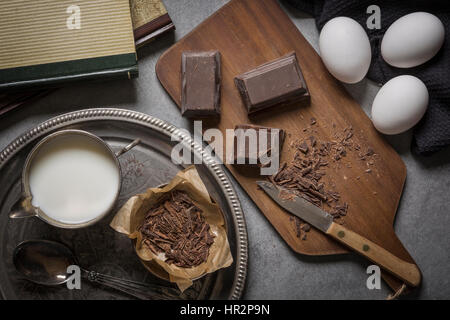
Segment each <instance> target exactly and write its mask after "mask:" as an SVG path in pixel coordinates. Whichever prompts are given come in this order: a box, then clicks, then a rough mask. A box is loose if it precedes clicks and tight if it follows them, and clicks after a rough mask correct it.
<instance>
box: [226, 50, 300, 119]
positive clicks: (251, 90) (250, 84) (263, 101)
mask: <svg viewBox="0 0 450 320" xmlns="http://www.w3.org/2000/svg"><path fill="white" fill-rule="evenodd" d="M234 82H235V84H236V87H237V88H238V90H239V93H240V94H241V97H242V100H243V102H244V104H245V106H246V107H247V111H248V113H249V114H251V113H254V112H257V111H260V110H263V109H266V108H269V107H272V106H275V105H280V104H288V103H293V102H297V101H301V100H303V99H307V98H309V92H308V88H307V86H306V82H305V80H304V78H303V74H302V72H301V70H300V66H299V65H298V61H297V57H296V55H295V52H291V53H289V54H287V55H285V56H283V57H281V58H278V59H276V60H273V61H270V62H267V63H265V64H263V65H261V66H259V67H257V68H255V69H253V70H250V71H248V72H246V73H243V74H241V75H239V76H237V77H235V78H234Z"/></svg>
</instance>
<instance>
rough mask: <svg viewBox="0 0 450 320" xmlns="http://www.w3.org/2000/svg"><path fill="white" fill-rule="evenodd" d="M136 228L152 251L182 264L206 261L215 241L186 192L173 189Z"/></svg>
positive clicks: (169, 260)
mask: <svg viewBox="0 0 450 320" xmlns="http://www.w3.org/2000/svg"><path fill="white" fill-rule="evenodd" d="M139 231H140V232H141V233H142V235H143V237H144V244H145V245H147V246H148V247H149V248H150V250H152V251H153V253H155V254H158V253H164V254H165V256H166V260H165V262H166V263H168V264H174V265H176V266H178V267H182V268H190V267H195V266H198V265H200V264H202V263H203V262H206V260H207V259H208V255H209V248H210V247H211V245H212V244H213V242H214V235H213V234H212V233H211V232H210V226H209V224H208V223H207V222H206V221H205V218H204V217H203V215H202V210H201V209H200V208H198V207H197V206H196V205H195V204H194V202H193V201H192V200H191V198H190V197H189V196H188V194H187V193H186V192H183V191H178V190H173V191H172V192H170V193H169V194H168V195H165V196H164V197H163V198H162V199H161V200H160V201H159V202H158V204H156V205H155V206H154V207H153V208H152V209H150V210H149V212H148V213H147V215H146V217H145V220H144V222H143V224H142V226H141V227H140V228H139Z"/></svg>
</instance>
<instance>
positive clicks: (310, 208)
mask: <svg viewBox="0 0 450 320" xmlns="http://www.w3.org/2000/svg"><path fill="white" fill-rule="evenodd" d="M256 183H257V184H258V185H259V186H260V187H261V188H262V189H263V190H264V191H265V192H266V193H267V194H268V195H269V196H270V197H271V198H272V200H274V201H275V202H276V203H278V204H279V205H280V206H281V207H283V208H284V209H286V210H287V211H289V212H290V213H292V214H293V215H295V216H297V217H299V218H300V219H302V220H305V221H306V222H308V223H309V224H311V225H312V226H314V227H316V228H317V229H319V230H321V231H323V232H327V230H328V228H330V226H331V223H332V222H333V217H332V216H331V214H329V213H328V212H325V211H323V210H322V209H320V208H319V207H317V206H315V205H314V204H312V203H311V202H309V201H307V200H305V199H303V198H301V197H298V196H296V195H294V194H293V193H292V192H289V191H287V190H286V189H283V188H278V187H276V186H275V185H274V184H273V183H270V182H267V181H257V182H256ZM283 193H285V195H286V197H283Z"/></svg>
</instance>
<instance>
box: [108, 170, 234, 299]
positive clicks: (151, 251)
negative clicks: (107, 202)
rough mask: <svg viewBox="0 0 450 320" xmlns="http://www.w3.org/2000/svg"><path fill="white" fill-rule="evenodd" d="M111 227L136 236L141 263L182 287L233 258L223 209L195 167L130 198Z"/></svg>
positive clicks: (231, 260)
mask: <svg viewBox="0 0 450 320" xmlns="http://www.w3.org/2000/svg"><path fill="white" fill-rule="evenodd" d="M111 227H112V228H113V229H114V230H116V231H118V232H121V233H124V234H126V235H128V236H129V237H130V238H131V239H135V240H136V246H135V249H136V253H137V254H138V256H139V258H140V259H141V260H142V261H143V262H144V264H145V266H146V267H147V268H149V269H150V270H151V271H156V273H158V270H159V272H161V270H164V271H165V272H166V273H167V275H168V280H169V281H171V282H175V283H176V284H177V285H178V287H179V288H180V290H181V291H184V290H185V289H187V288H188V287H190V286H191V285H192V281H193V280H195V279H197V278H200V277H202V276H203V275H205V274H207V273H211V272H214V271H216V270H218V269H221V268H225V267H228V266H230V265H231V263H232V262H233V257H232V255H231V251H230V246H229V243H228V239H227V233H226V230H225V225H224V218H223V215H222V212H221V210H220V208H219V206H218V205H217V204H215V203H214V202H213V201H212V200H211V198H210V196H209V194H208V191H207V189H206V187H205V185H204V184H203V182H202V180H201V179H200V176H199V175H198V172H197V170H196V169H195V167H190V168H188V169H186V170H184V171H181V172H179V173H178V174H177V175H176V176H175V178H173V180H172V181H171V182H170V183H169V184H167V185H166V186H164V187H162V188H150V189H148V190H147V191H146V192H145V193H143V194H138V195H136V196H133V197H132V198H130V199H129V200H128V201H127V202H126V203H125V205H124V206H123V207H122V208H121V209H120V210H119V212H118V213H117V214H116V216H115V217H114V219H113V221H112V222H111ZM153 269H155V270H153Z"/></svg>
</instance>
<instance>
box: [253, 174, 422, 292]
mask: <svg viewBox="0 0 450 320" xmlns="http://www.w3.org/2000/svg"><path fill="white" fill-rule="evenodd" d="M256 183H257V184H258V186H260V187H261V188H262V189H263V190H264V192H266V193H267V194H268V195H269V196H270V198H272V200H274V201H275V202H276V203H277V204H278V205H279V206H281V207H282V208H284V209H285V210H287V211H288V212H290V213H292V214H293V215H295V216H297V217H299V218H300V219H302V220H304V221H306V222H308V223H309V224H311V225H312V226H314V227H316V228H317V229H319V230H320V231H322V232H324V233H326V234H327V235H329V236H331V237H333V238H334V239H336V240H338V241H339V242H341V243H342V244H344V245H346V246H347V247H349V248H351V249H353V250H354V251H356V252H358V253H359V254H361V255H363V256H365V257H366V258H368V259H369V260H371V261H372V262H375V263H376V264H378V265H379V266H380V267H381V268H383V269H385V270H386V271H388V272H390V273H392V274H393V275H394V276H396V277H398V278H400V279H402V280H403V281H405V282H406V283H407V284H409V285H410V286H413V287H416V286H418V285H419V284H420V282H421V279H422V276H421V273H420V270H419V268H418V267H417V266H416V265H415V264H413V263H410V262H407V261H404V260H402V259H400V258H398V257H397V256H395V255H394V254H392V253H390V252H389V251H387V250H386V249H384V248H382V247H381V246H379V245H378V244H376V243H374V242H372V241H370V240H368V239H366V238H365V237H363V236H361V235H359V234H357V233H356V232H353V231H351V230H349V229H347V228H345V227H344V226H341V225H339V224H337V223H335V222H333V217H332V216H331V215H330V214H329V213H327V212H325V211H324V210H322V209H321V208H319V207H317V206H315V205H314V204H312V203H311V202H309V201H307V200H305V199H303V198H302V197H299V196H297V195H296V194H294V193H292V192H290V191H288V190H286V189H284V188H282V187H278V186H275V185H274V184H273V183H271V182H268V181H257V182H256Z"/></svg>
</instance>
